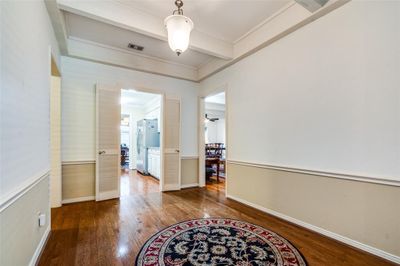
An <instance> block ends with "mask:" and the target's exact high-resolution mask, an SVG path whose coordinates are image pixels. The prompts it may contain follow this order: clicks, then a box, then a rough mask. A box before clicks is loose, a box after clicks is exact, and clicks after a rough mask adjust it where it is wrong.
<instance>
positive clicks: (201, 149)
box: [198, 83, 229, 196]
mask: <svg viewBox="0 0 400 266" xmlns="http://www.w3.org/2000/svg"><path fill="white" fill-rule="evenodd" d="M205 91H207V92H206V93H204V94H203V95H201V96H199V100H198V102H199V127H198V129H199V131H198V135H199V140H198V145H199V187H204V186H205V185H206V173H205V167H206V165H205V161H206V156H205V147H206V143H205V142H206V141H205V133H204V128H205V122H204V116H205V98H207V97H209V96H212V95H215V94H218V93H221V92H224V93H225V143H224V144H225V161H227V160H228V158H229V157H228V154H229V148H228V147H229V146H228V143H229V134H228V133H229V129H228V128H229V127H228V122H229V115H228V114H229V108H228V107H229V104H228V83H224V84H222V85H220V86H218V87H216V88H215V89H212V90H205ZM228 179H229V177H228V164H226V163H225V196H228Z"/></svg>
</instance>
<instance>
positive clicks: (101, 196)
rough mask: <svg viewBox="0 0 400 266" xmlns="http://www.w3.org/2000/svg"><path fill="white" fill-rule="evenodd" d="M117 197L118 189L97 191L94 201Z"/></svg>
mask: <svg viewBox="0 0 400 266" xmlns="http://www.w3.org/2000/svg"><path fill="white" fill-rule="evenodd" d="M117 198H119V191H118V190H111V191H106V192H99V194H98V195H96V201H100V200H109V199H117Z"/></svg>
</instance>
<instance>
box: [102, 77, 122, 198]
mask: <svg viewBox="0 0 400 266" xmlns="http://www.w3.org/2000/svg"><path fill="white" fill-rule="evenodd" d="M120 94H121V91H120V89H119V88H117V87H116V86H103V85H99V84H97V85H96V200H97V201H99V200H107V199H113V198H119V177H120V166H119V164H120V158H119V157H120V122H121V121H120V120H121V107H120V98H121V95H120Z"/></svg>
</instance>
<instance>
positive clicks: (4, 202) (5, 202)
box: [0, 168, 50, 213]
mask: <svg viewBox="0 0 400 266" xmlns="http://www.w3.org/2000/svg"><path fill="white" fill-rule="evenodd" d="M49 176H50V169H49V168H47V169H45V170H43V171H42V172H39V173H37V174H36V175H34V176H32V177H31V178H29V179H28V180H25V181H24V182H22V183H21V184H20V185H19V186H18V187H17V188H15V189H14V190H13V191H11V192H9V193H7V194H6V195H4V196H3V197H1V199H0V213H1V212H2V211H4V210H5V209H7V207H9V206H10V205H11V204H13V203H14V202H15V201H16V200H17V199H19V198H21V197H22V196H23V195H25V194H26V193H27V192H28V191H29V190H31V189H32V188H33V187H34V186H36V185H37V184H38V183H40V182H41V181H42V180H44V179H45V178H47V177H49Z"/></svg>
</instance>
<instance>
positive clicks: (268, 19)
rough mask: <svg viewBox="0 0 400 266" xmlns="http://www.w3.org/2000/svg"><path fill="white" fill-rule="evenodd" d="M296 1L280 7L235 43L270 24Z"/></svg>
mask: <svg viewBox="0 0 400 266" xmlns="http://www.w3.org/2000/svg"><path fill="white" fill-rule="evenodd" d="M295 4H296V2H295V1H290V2H289V3H288V4H286V5H285V6H284V7H282V8H281V9H279V10H278V11H276V12H275V13H274V14H272V15H271V16H269V17H268V18H267V19H265V20H264V21H262V22H261V23H259V24H257V25H256V26H254V27H253V28H251V29H250V30H249V31H247V32H246V33H245V34H243V35H242V36H240V37H239V38H237V39H236V40H234V41H233V44H234V45H235V44H237V43H238V42H240V41H241V40H243V39H244V38H246V37H247V36H249V35H250V34H252V33H253V32H255V31H256V30H258V29H259V28H261V27H263V26H264V25H265V24H268V23H269V22H270V21H272V20H273V19H275V18H276V17H277V16H279V15H281V14H282V13H284V12H285V11H286V10H288V9H289V8H290V7H292V6H293V5H295Z"/></svg>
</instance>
